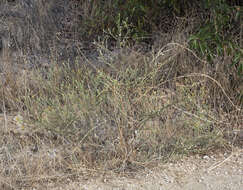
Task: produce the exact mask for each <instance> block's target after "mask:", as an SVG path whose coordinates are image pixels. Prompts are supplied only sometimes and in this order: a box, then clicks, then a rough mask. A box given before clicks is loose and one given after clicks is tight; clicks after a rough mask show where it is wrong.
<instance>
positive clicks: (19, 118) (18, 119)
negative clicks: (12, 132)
mask: <svg viewBox="0 0 243 190" xmlns="http://www.w3.org/2000/svg"><path fill="white" fill-rule="evenodd" d="M13 120H14V121H15V123H16V125H17V126H18V127H19V128H20V129H22V130H23V129H24V127H25V126H24V119H23V117H22V116H21V115H20V114H18V115H16V116H15V117H14V119H13Z"/></svg>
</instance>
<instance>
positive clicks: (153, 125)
mask: <svg viewBox="0 0 243 190" xmlns="http://www.w3.org/2000/svg"><path fill="white" fill-rule="evenodd" d="M107 51H108V50H107ZM180 51H181V53H179V54H175V56H173V55H174V52H178V46H177V45H174V46H173V45H170V49H169V51H168V49H161V50H160V51H158V52H157V53H152V52H151V53H149V54H147V55H142V54H141V53H139V52H135V51H132V50H131V51H130V52H129V53H128V54H127V53H126V54H123V53H121V55H120V56H119V57H115V58H114V57H113V58H114V59H110V58H109V57H107V56H105V55H103V54H100V58H102V59H103V63H104V64H105V65H106V66H105V67H102V68H99V67H95V66H94V65H92V64H91V65H90V63H80V62H76V64H75V65H72V66H70V65H69V64H63V65H61V66H60V64H58V63H52V65H51V67H50V68H49V69H48V71H45V76H43V74H42V73H43V71H41V70H32V71H28V72H27V71H25V72H24V73H21V74H15V73H13V72H12V69H11V68H10V69H8V68H6V69H5V70H4V72H3V77H4V79H5V80H2V83H1V84H0V85H1V88H0V89H1V95H0V96H1V98H0V100H1V105H2V111H3V114H2V116H1V131H0V137H1V138H0V182H1V184H3V185H2V187H6V188H7V187H11V188H13V189H16V188H18V187H24V188H28V187H31V186H33V185H34V184H36V183H44V182H46V181H56V182H60V181H62V182H63V181H65V180H67V179H72V180H75V178H78V177H80V176H90V175H100V174H101V173H102V174H104V173H109V172H119V173H121V172H133V171H137V170H138V169H141V168H145V167H150V166H154V164H156V163H157V162H158V161H171V160H173V159H175V158H177V157H178V156H181V155H189V154H194V153H197V154H205V153H206V152H209V151H214V150H218V149H222V150H229V149H230V147H231V145H230V144H228V142H227V141H226V140H225V139H224V131H225V130H228V129H230V128H233V129H239V128H240V126H242V110H241V109H240V108H239V107H237V106H236V105H235V104H234V103H233V102H232V100H231V99H230V97H226V98H225V95H227V93H226V92H225V90H224V88H223V87H222V86H221V85H220V82H219V81H216V80H215V79H213V78H212V77H211V76H210V73H209V71H208V70H206V69H204V70H203V72H196V71H195V70H192V71H191V72H188V68H187V67H189V65H188V64H184V65H183V61H185V62H186V61H188V60H186V59H184V60H180V61H178V56H182V54H183V56H184V57H185V56H186V54H187V56H188V57H186V58H187V59H189V58H190V57H191V58H190V59H191V60H193V59H192V56H191V55H188V52H187V50H185V49H183V50H181V49H180ZM194 59H195V58H194ZM181 64H182V65H181ZM178 69H179V71H180V72H181V73H182V74H180V75H178ZM185 71H187V73H186V72H185ZM189 71H190V70H189ZM207 72H208V73H207ZM3 81H4V82H3ZM211 88H217V89H218V90H217V91H216V92H215V91H214V93H212V89H211ZM214 96H215V97H214ZM221 97H224V98H223V99H221ZM217 98H219V100H220V101H222V100H224V102H221V103H220V105H218V102H217V101H215V99H217ZM229 107H230V110H231V112H228V109H226V108H229ZM6 112H7V113H6ZM16 112H18V114H16ZM11 114H12V115H13V116H11ZM16 115H17V116H16ZM11 188H10V189H11Z"/></svg>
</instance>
